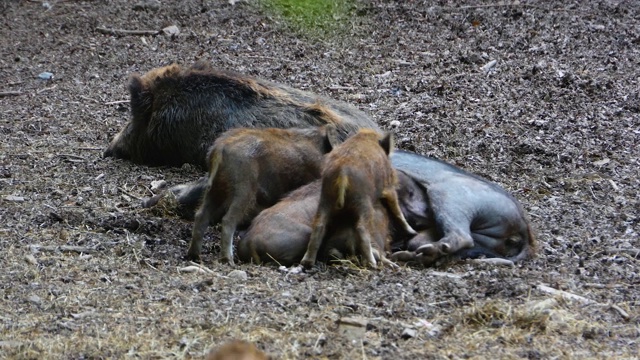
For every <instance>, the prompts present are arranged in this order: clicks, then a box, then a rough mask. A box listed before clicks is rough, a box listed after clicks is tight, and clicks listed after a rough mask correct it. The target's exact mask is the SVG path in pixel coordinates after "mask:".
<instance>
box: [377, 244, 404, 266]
mask: <svg viewBox="0 0 640 360" xmlns="http://www.w3.org/2000/svg"><path fill="white" fill-rule="evenodd" d="M373 257H374V258H375V259H376V260H380V262H381V263H382V265H384V266H388V267H390V268H392V269H398V268H400V266H398V264H396V263H394V262H393V261H391V260H389V259H387V257H386V256H384V253H383V252H382V251H378V249H373Z"/></svg>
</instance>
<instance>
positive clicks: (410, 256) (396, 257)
mask: <svg viewBox="0 0 640 360" xmlns="http://www.w3.org/2000/svg"><path fill="white" fill-rule="evenodd" d="M416 256H417V254H416V253H415V252H413V251H406V250H405V251H396V252H394V253H393V254H391V260H392V261H401V262H409V261H414V260H415V259H416Z"/></svg>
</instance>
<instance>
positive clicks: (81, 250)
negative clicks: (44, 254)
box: [31, 245, 97, 254]
mask: <svg viewBox="0 0 640 360" xmlns="http://www.w3.org/2000/svg"><path fill="white" fill-rule="evenodd" d="M31 249H33V250H42V251H61V252H76V253H80V254H82V253H84V254H90V253H95V252H96V251H97V250H96V249H94V248H89V247H84V246H73V245H31Z"/></svg>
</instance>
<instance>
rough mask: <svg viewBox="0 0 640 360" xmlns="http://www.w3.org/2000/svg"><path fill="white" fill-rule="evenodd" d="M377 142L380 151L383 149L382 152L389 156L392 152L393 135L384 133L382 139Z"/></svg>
mask: <svg viewBox="0 0 640 360" xmlns="http://www.w3.org/2000/svg"><path fill="white" fill-rule="evenodd" d="M378 142H379V143H380V146H381V147H382V149H384V152H385V153H387V155H389V154H390V153H391V150H393V135H391V133H390V132H388V133H385V134H384V135H383V136H382V139H380V140H378Z"/></svg>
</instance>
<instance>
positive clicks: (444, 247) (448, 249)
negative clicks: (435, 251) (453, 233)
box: [440, 243, 451, 254]
mask: <svg viewBox="0 0 640 360" xmlns="http://www.w3.org/2000/svg"><path fill="white" fill-rule="evenodd" d="M440 251H442V253H444V254H449V253H451V245H450V244H447V243H442V244H440Z"/></svg>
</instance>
